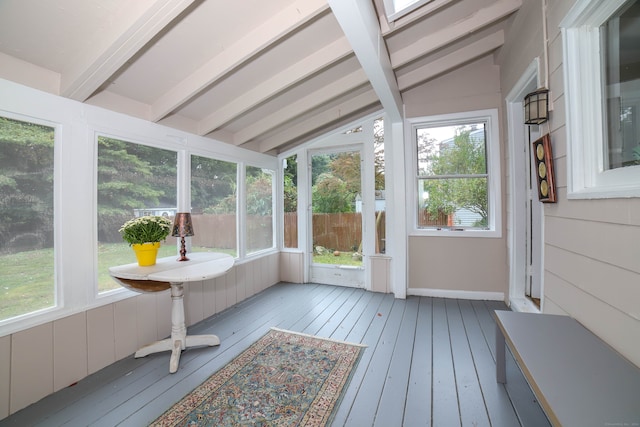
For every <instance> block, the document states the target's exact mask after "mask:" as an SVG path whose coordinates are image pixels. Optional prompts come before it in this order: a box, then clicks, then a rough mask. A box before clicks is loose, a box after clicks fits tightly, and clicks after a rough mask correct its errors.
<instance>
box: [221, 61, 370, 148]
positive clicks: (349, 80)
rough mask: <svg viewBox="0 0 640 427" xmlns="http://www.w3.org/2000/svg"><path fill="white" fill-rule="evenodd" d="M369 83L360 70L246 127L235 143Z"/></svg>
mask: <svg viewBox="0 0 640 427" xmlns="http://www.w3.org/2000/svg"><path fill="white" fill-rule="evenodd" d="M367 82H368V80H367V76H366V74H365V73H364V71H362V69H358V70H357V71H354V72H353V73H350V74H347V75H345V76H343V77H342V78H340V79H338V80H336V81H334V82H332V83H330V84H328V85H326V86H324V87H323V88H322V89H319V90H317V91H314V92H311V93H309V94H307V95H306V96H304V97H302V98H300V99H298V100H296V101H295V102H293V103H291V104H289V105H287V106H286V107H284V108H282V109H280V110H278V111H275V112H273V113H271V114H268V115H266V116H265V117H263V118H261V119H260V120H258V121H257V122H255V123H252V124H251V125H250V126H247V127H245V128H244V129H242V130H241V131H239V132H237V133H236V134H235V136H234V139H233V143H234V144H235V145H241V144H244V143H246V142H247V141H249V140H251V139H253V138H255V137H257V136H259V135H261V134H263V133H266V132H268V131H270V130H272V129H275V128H277V127H278V126H281V125H283V124H284V123H286V122H288V121H290V120H292V119H294V118H295V117H299V116H301V115H303V114H305V113H306V112H308V111H311V110H312V109H313V108H315V107H317V106H318V105H322V104H324V103H326V102H329V101H331V100H332V99H335V98H337V97H339V96H340V95H343V94H344V93H347V92H350V91H352V90H353V89H356V88H357V87H359V86H362V85H363V84H366V83H367Z"/></svg>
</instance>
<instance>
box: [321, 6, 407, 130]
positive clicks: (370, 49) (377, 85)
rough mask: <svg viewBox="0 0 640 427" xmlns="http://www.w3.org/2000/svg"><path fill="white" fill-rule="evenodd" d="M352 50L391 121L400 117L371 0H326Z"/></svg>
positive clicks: (400, 106)
mask: <svg viewBox="0 0 640 427" xmlns="http://www.w3.org/2000/svg"><path fill="white" fill-rule="evenodd" d="M328 2H329V5H330V6H331V10H332V11H333V14H334V16H335V17H336V19H337V20H338V23H339V24H340V27H342V31H344V33H345V35H346V36H347V39H348V40H349V43H351V47H352V48H353V52H354V53H355V54H356V57H357V58H358V61H360V65H361V66H362V68H363V69H364V72H365V73H366V74H367V77H368V78H369V82H371V86H373V90H374V91H375V92H376V94H377V95H378V97H379V99H380V102H381V103H382V106H383V107H384V109H385V111H386V113H387V114H388V115H389V117H390V118H391V121H393V122H396V121H401V120H402V118H403V103H402V97H401V95H400V90H399V89H398V83H397V81H396V77H395V74H394V72H393V68H392V66H391V60H390V59H389V52H388V51H387V46H386V44H385V42H384V39H383V38H382V32H381V31H380V26H379V23H378V17H377V16H376V11H375V10H374V7H373V3H372V2H371V0H328Z"/></svg>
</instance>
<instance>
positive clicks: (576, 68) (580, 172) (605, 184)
mask: <svg viewBox="0 0 640 427" xmlns="http://www.w3.org/2000/svg"><path fill="white" fill-rule="evenodd" d="M627 1H628V0H610V1H608V2H601V1H599V0H578V1H577V2H576V3H575V4H574V6H573V7H572V8H571V9H570V10H569V12H568V13H567V15H566V16H565V17H564V19H563V20H562V21H561V22H560V27H561V32H562V43H563V61H562V62H563V67H562V68H563V78H564V82H565V107H566V111H567V119H566V132H567V198H568V199H595V198H619V197H640V166H629V167H624V168H617V169H610V170H606V169H605V166H604V164H605V163H604V162H605V149H606V144H607V136H606V133H607V129H606V122H605V120H606V118H605V117H606V115H605V114H606V109H605V103H606V95H605V92H604V90H605V86H604V85H605V81H604V71H603V70H604V66H605V64H604V61H605V60H606V59H605V58H603V57H602V56H601V51H602V36H601V31H600V27H601V26H602V25H603V24H604V23H606V22H607V20H609V19H610V18H611V16H613V15H614V14H615V13H616V12H617V11H618V10H619V8H620V7H622V6H623V5H624V4H625V3H626V2H627Z"/></svg>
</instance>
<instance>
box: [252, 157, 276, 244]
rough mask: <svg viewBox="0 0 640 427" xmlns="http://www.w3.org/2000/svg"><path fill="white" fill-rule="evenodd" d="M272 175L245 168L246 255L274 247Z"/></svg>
mask: <svg viewBox="0 0 640 427" xmlns="http://www.w3.org/2000/svg"><path fill="white" fill-rule="evenodd" d="M274 175H275V172H274V171H272V170H269V169H262V168H258V167H255V166H247V168H246V179H245V183H246V213H247V215H246V218H247V221H246V226H247V231H246V236H247V254H251V253H254V252H258V251H261V250H264V249H270V248H273V247H274V233H273V230H274V226H273V223H274V217H273V194H274V191H273V190H274V189H273V187H274V181H273V177H274Z"/></svg>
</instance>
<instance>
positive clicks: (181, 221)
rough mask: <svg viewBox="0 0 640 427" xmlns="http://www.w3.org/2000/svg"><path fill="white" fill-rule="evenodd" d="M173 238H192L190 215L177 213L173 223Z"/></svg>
mask: <svg viewBox="0 0 640 427" xmlns="http://www.w3.org/2000/svg"><path fill="white" fill-rule="evenodd" d="M171 235H172V236H173V237H187V236H193V223H192V222H191V214H190V213H188V212H178V213H177V214H176V218H175V220H174V222H173V231H172V232H171Z"/></svg>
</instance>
